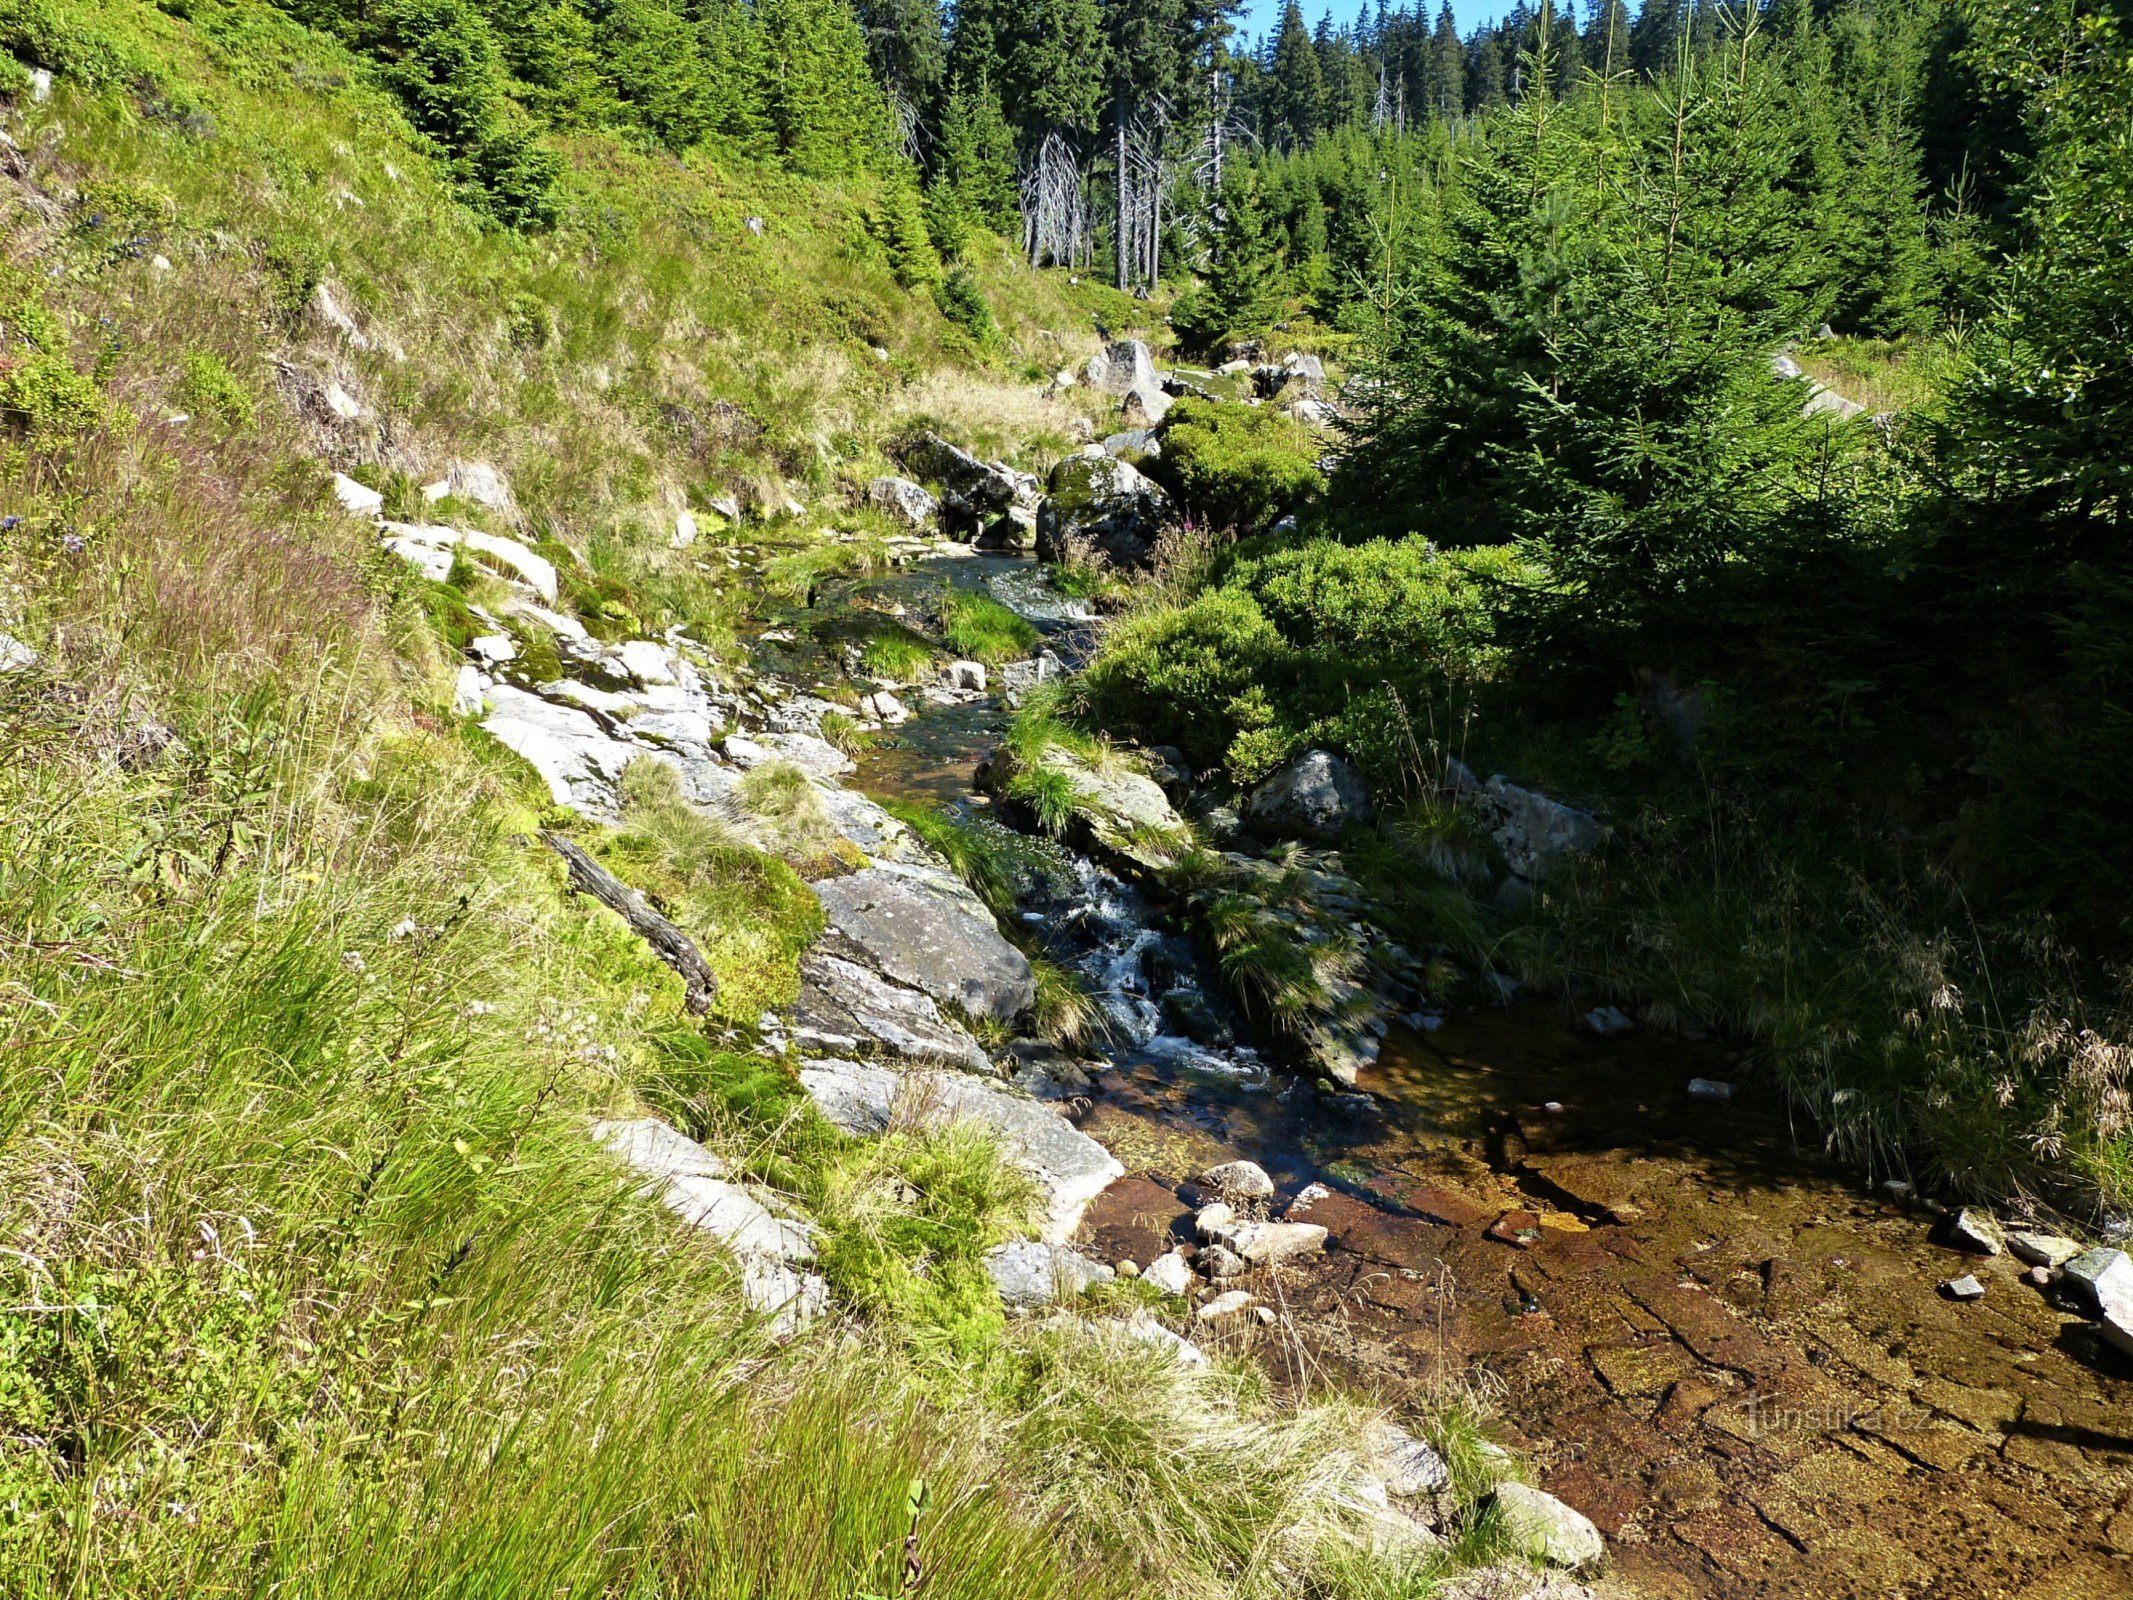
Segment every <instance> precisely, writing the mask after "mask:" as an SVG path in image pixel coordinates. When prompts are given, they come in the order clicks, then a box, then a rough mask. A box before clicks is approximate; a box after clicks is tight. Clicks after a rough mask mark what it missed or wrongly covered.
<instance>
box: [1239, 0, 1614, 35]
mask: <svg viewBox="0 0 2133 1600" xmlns="http://www.w3.org/2000/svg"><path fill="white" fill-rule="evenodd" d="M1287 3H1288V0H1244V10H1243V11H1241V12H1240V13H1238V16H1237V31H1238V32H1239V33H1241V34H1243V35H1244V37H1245V38H1247V39H1257V38H1259V37H1260V36H1261V35H1262V34H1269V33H1272V32H1273V31H1274V29H1275V27H1276V26H1277V25H1278V24H1279V23H1280V21H1281V11H1282V7H1283V6H1285V5H1286V4H1287ZM1297 3H1298V4H1299V5H1301V6H1302V7H1303V14H1304V21H1305V22H1307V23H1309V24H1310V25H1311V26H1312V27H1314V28H1315V27H1317V26H1318V19H1319V17H1320V16H1321V15H1322V14H1323V13H1324V12H1326V11H1327V10H1329V9H1330V10H1331V11H1332V13H1333V20H1334V21H1335V22H1337V23H1340V24H1342V25H1343V26H1345V25H1347V24H1348V23H1351V22H1353V21H1355V19H1356V16H1357V14H1358V13H1359V12H1360V11H1361V9H1362V0H1332V4H1331V5H1330V6H1329V5H1328V3H1327V0H1297ZM1412 3H1413V0H1386V9H1387V10H1390V11H1403V10H1406V9H1408V8H1409V6H1410V5H1412ZM1428 3H1429V14H1430V15H1431V16H1432V17H1434V16H1435V15H1436V14H1437V5H1438V0H1428ZM1376 8H1377V0H1371V9H1372V10H1373V11H1374V10H1376ZM1510 9H1511V0H1452V15H1453V16H1455V17H1457V18H1458V19H1459V31H1460V32H1461V33H1467V32H1470V31H1471V30H1472V29H1473V28H1474V27H1475V25H1476V24H1478V23H1483V22H1494V21H1495V20H1496V19H1497V18H1499V17H1501V16H1504V15H1506V14H1507V13H1508V12H1509V11H1510ZM1582 9H1583V8H1582V7H1580V10H1581V11H1582Z"/></svg>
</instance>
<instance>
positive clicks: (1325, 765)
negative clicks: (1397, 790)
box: [1245, 750, 1371, 840]
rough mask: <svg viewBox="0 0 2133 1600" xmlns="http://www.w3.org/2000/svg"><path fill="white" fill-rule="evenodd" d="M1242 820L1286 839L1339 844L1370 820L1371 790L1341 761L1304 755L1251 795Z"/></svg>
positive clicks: (1322, 754)
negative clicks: (1343, 836) (1348, 832)
mask: <svg viewBox="0 0 2133 1600" xmlns="http://www.w3.org/2000/svg"><path fill="white" fill-rule="evenodd" d="M1245 815H1246V816H1247V817H1248V818H1249V819H1250V820H1251V821H1252V823H1253V824H1254V825H1255V826H1257V827H1258V828H1260V829H1262V830H1263V831H1265V832H1267V833H1273V834H1279V835H1281V836H1283V837H1286V838H1292V839H1329V840H1330V839H1337V838H1339V837H1340V835H1341V832H1342V830H1343V829H1346V828H1351V827H1354V826H1356V825H1358V824H1360V823H1365V822H1368V821H1369V820H1370V816H1371V811H1370V791H1369V790H1368V789H1366V788H1365V787H1364V786H1363V780H1362V776H1361V775H1360V774H1359V773H1358V772H1357V771H1356V770H1355V768H1353V767H1351V766H1350V765H1348V763H1347V762H1345V761H1343V760H1342V759H1341V758H1340V757H1339V756H1337V755H1334V754H1333V753H1332V752H1330V751H1326V750H1307V751H1305V752H1304V753H1303V754H1302V755H1300V756H1298V757H1297V758H1296V759H1295V760H1293V761H1291V762H1289V763H1288V764H1287V765H1286V766H1284V767H1283V768H1282V769H1281V770H1280V771H1278V772H1276V773H1275V774H1274V775H1273V776H1272V777H1270V778H1268V779H1267V780H1266V781H1265V782H1264V783H1262V784H1260V785H1259V787H1258V788H1256V789H1254V790H1253V791H1252V797H1251V799H1250V800H1249V801H1248V802H1247V803H1246V805H1245Z"/></svg>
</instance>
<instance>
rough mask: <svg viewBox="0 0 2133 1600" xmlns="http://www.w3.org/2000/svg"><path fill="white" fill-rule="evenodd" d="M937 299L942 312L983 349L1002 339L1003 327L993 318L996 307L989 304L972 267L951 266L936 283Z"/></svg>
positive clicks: (972, 341) (936, 302) (935, 297)
mask: <svg viewBox="0 0 2133 1600" xmlns="http://www.w3.org/2000/svg"><path fill="white" fill-rule="evenodd" d="M933 301H934V304H936V305H938V306H939V307H940V308H941V315H942V316H943V317H946V318H947V319H948V321H949V322H950V323H951V324H953V325H954V326H956V327H958V328H961V329H962V330H963V332H964V333H966V334H968V335H969V336H970V341H971V343H972V344H974V345H976V346H977V347H978V348H979V349H981V350H982V349H986V348H989V347H990V346H992V345H993V344H995V343H997V342H998V340H999V334H1000V330H999V327H998V325H997V324H995V323H994V321H993V320H992V307H991V306H989V305H987V304H986V303H985V294H984V291H983V290H981V289H980V288H979V287H978V280H977V277H976V275H975V274H973V273H972V272H971V271H970V269H969V268H967V267H960V266H959V267H952V268H950V269H949V271H948V273H947V275H946V276H945V277H943V278H942V279H941V281H940V282H939V283H938V284H936V285H934V289H933Z"/></svg>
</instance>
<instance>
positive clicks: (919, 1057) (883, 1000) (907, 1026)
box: [792, 950, 992, 1120]
mask: <svg viewBox="0 0 2133 1600" xmlns="http://www.w3.org/2000/svg"><path fill="white" fill-rule="evenodd" d="M792 1032H793V1037H794V1038H795V1039H797V1040H798V1041H799V1042H800V1044H802V1045H803V1046H805V1047H806V1048H808V1049H811V1050H867V1051H874V1052H879V1053H881V1054H883V1055H888V1056H894V1057H896V1058H898V1059H900V1060H903V1061H913V1062H926V1063H933V1064H938V1065H942V1066H949V1067H958V1068H961V1069H962V1070H963V1071H965V1072H981V1073H982V1072H990V1071H991V1070H992V1061H991V1059H990V1058H989V1057H988V1056H987V1055H986V1054H985V1050H984V1047H983V1046H981V1045H980V1044H979V1043H978V1042H977V1040H975V1039H973V1038H972V1037H971V1036H970V1034H969V1033H968V1032H967V1031H965V1030H964V1029H963V1027H962V1026H961V1025H960V1024H957V1023H954V1022H951V1021H949V1020H948V1019H947V1018H946V1017H944V1016H942V1015H941V1011H940V1007H939V1006H937V1005H935V1004H934V1003H933V1001H932V1000H931V999H930V998H929V997H928V996H926V995H923V994H920V993H919V992H917V991H916V990H914V989H906V988H904V987H902V986H901V985H899V984H894V983H890V982H889V981H887V980H886V979H885V978H883V977H882V976H881V975H880V974H879V973H877V972H873V971H870V970H869V969H868V968H866V967H864V966H861V965H860V964H859V963H858V962H856V961H847V960H845V959H843V958H842V957H840V956H834V955H829V954H827V953H825V952H823V951H820V950H815V951H810V952H809V953H808V954H807V955H805V956H803V957H801V959H800V997H799V999H798V1000H797V1001H795V1002H794V1004H793V1009H792ZM833 1120H834V1119H833Z"/></svg>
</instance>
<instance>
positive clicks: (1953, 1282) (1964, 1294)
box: [1940, 1272, 1985, 1300]
mask: <svg viewBox="0 0 2133 1600" xmlns="http://www.w3.org/2000/svg"><path fill="white" fill-rule="evenodd" d="M1940 1287H1941V1292H1942V1293H1943V1294H1945V1295H1947V1297H1948V1298H1949V1299H1951V1300H1982V1299H1984V1298H1985V1286H1984V1285H1983V1284H1982V1283H1979V1282H1978V1281H1977V1279H1976V1278H1975V1277H1973V1276H1972V1275H1971V1274H1969V1273H1967V1272H1966V1273H1964V1274H1963V1276H1961V1277H1960V1278H1950V1279H1948V1280H1947V1281H1946V1282H1944V1283H1942V1284H1941V1286H1940Z"/></svg>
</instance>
